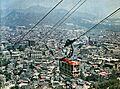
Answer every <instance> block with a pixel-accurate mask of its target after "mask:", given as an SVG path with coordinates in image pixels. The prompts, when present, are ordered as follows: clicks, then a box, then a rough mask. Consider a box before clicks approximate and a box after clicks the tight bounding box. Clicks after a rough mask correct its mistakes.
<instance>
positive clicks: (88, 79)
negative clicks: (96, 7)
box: [0, 0, 120, 89]
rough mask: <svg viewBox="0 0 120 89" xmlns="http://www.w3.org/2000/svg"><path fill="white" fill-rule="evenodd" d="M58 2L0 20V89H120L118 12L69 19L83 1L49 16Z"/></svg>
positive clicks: (17, 12)
mask: <svg viewBox="0 0 120 89" xmlns="http://www.w3.org/2000/svg"><path fill="white" fill-rule="evenodd" d="M62 1H64V0H61V1H60V2H58V3H57V4H56V5H55V7H53V8H52V9H51V10H48V8H43V7H39V5H38V6H35V7H34V8H33V7H30V8H27V9H14V10H13V11H12V12H11V13H10V14H8V15H7V16H6V17H5V16H3V17H1V22H0V89H120V17H119V15H118V17H116V18H115V16H113V15H115V14H116V13H117V12H119V10H120V8H118V9H116V10H115V11H114V10H113V12H112V13H111V14H110V13H109V14H108V15H107V16H104V17H103V19H101V18H99V19H98V18H97V16H96V17H95V16H90V15H89V14H86V13H84V14H83V13H82V14H80V15H81V17H79V15H73V17H70V16H71V15H72V14H73V13H75V11H76V10H77V9H78V8H79V7H81V6H82V4H84V3H85V2H86V1H87V0H85V1H83V2H81V1H82V0H80V1H79V2H78V3H77V4H76V5H75V6H73V8H72V9H70V10H68V11H67V10H63V9H56V10H55V13H54V14H51V13H52V11H53V12H54V9H55V8H56V7H57V6H58V5H59V4H61V3H62ZM79 4H80V5H79ZM77 5H78V6H77ZM76 6H77V7H76ZM35 8H36V9H35ZM41 8H42V9H43V10H42V9H41ZM39 9H40V13H38V12H39ZM0 10H1V9H0ZM27 11H28V12H27ZM33 12H34V13H35V14H33ZM47 12H48V13H47ZM65 12H67V13H66V14H65V16H64V15H63V14H64V13H65ZM31 13H32V14H31ZM43 13H46V14H43ZM49 14H51V16H49ZM119 14H120V13H119ZM0 15H1V16H2V14H0ZM39 15H40V17H41V19H40V20H39V19H38V18H37V17H39ZM22 16H23V17H22ZM47 16H48V17H49V18H47ZM112 16H113V17H112ZM61 17H62V19H60V20H58V19H59V18H61ZM45 18H47V20H44V19H45ZM53 18H54V19H53ZM69 18H70V20H67V19H69ZM43 20H44V21H43ZM57 20H58V22H57ZM66 20H67V21H66ZM2 21H5V22H3V23H2ZM55 21H56V22H57V23H56V24H55ZM33 22H37V23H33Z"/></svg>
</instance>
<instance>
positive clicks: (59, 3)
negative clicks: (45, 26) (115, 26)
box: [13, 0, 63, 46]
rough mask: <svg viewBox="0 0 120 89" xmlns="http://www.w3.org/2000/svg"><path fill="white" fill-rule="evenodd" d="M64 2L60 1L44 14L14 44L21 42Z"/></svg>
mask: <svg viewBox="0 0 120 89" xmlns="http://www.w3.org/2000/svg"><path fill="white" fill-rule="evenodd" d="M62 2H63V0H61V1H60V2H58V3H57V4H56V5H55V6H54V7H53V8H52V9H51V10H50V11H49V12H48V13H47V14H46V15H44V16H43V17H42V18H41V19H40V20H39V21H38V22H37V23H36V24H35V25H34V26H33V27H32V28H30V30H29V31H28V32H27V33H25V34H24V35H23V36H22V37H21V38H20V39H19V40H18V41H17V42H16V43H14V45H13V46H15V45H16V44H17V43H20V41H22V40H23V39H24V37H25V36H26V35H28V34H29V33H30V32H31V31H32V30H33V29H34V28H35V27H36V26H37V25H38V24H39V23H41V22H42V21H43V20H44V19H45V18H46V17H47V16H48V15H49V14H50V13H51V12H52V11H53V10H54V9H55V8H56V7H57V6H58V5H59V4H60V3H62Z"/></svg>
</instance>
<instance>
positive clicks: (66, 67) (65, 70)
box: [59, 58, 80, 78]
mask: <svg viewBox="0 0 120 89" xmlns="http://www.w3.org/2000/svg"><path fill="white" fill-rule="evenodd" d="M79 66H80V62H79V61H73V60H70V59H66V58H64V59H61V60H60V61H59V68H60V74H63V75H65V76H68V77H72V78H77V77H79V76H80V67H79Z"/></svg>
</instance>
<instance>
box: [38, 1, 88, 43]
mask: <svg viewBox="0 0 120 89" xmlns="http://www.w3.org/2000/svg"><path fill="white" fill-rule="evenodd" d="M86 1H87V0H84V1H83V2H82V3H81V4H80V5H79V3H80V2H81V0H80V1H79V2H78V3H77V4H76V5H75V6H73V7H72V8H71V9H70V10H69V11H68V13H66V14H65V15H64V16H63V17H62V18H61V19H60V20H59V21H58V22H57V23H56V24H55V25H54V26H53V27H52V28H51V29H50V30H49V31H48V32H47V33H46V34H45V35H44V37H43V38H42V39H41V40H40V41H44V40H45V39H46V38H47V37H49V35H50V34H52V32H53V31H55V30H56V29H57V28H58V27H59V26H60V25H61V24H62V23H64V22H65V21H66V20H67V19H68V18H69V17H70V16H71V15H72V14H73V13H74V12H75V11H77V10H78V9H79V8H80V7H81V6H82V5H83V4H84V3H85V2H86ZM77 5H79V6H77ZM74 8H75V9H74ZM73 9H74V10H73ZM72 10H73V11H72ZM71 11H72V12H71ZM70 12H71V13H70ZM69 13H70V14H69ZM67 15H68V16H67ZM66 16H67V17H66ZM65 17H66V18H65ZM64 18H65V19H64ZM62 20H63V21H62ZM55 26H57V27H55ZM54 27H55V28H54ZM49 32H50V33H49ZM48 33H49V34H48Z"/></svg>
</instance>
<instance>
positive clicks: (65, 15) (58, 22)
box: [44, 0, 81, 36]
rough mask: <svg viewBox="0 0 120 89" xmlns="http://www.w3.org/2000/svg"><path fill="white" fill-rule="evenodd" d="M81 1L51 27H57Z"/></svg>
mask: <svg viewBox="0 0 120 89" xmlns="http://www.w3.org/2000/svg"><path fill="white" fill-rule="evenodd" d="M80 2H81V0H79V1H78V2H77V3H76V4H75V5H74V6H73V7H72V8H71V9H70V10H69V11H68V12H67V13H66V14H65V15H64V16H63V17H62V18H61V19H60V20H59V21H58V22H57V23H56V24H54V25H53V27H52V28H51V29H53V28H54V27H56V26H57V25H58V24H59V23H60V22H61V21H62V20H63V19H64V18H65V17H66V16H67V15H68V14H69V13H70V12H71V11H72V10H73V9H74V8H75V7H76V6H77V5H79V4H80ZM50 31H51V30H49V31H48V32H46V33H45V35H44V36H46V35H47V34H48V33H49V32H50Z"/></svg>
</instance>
